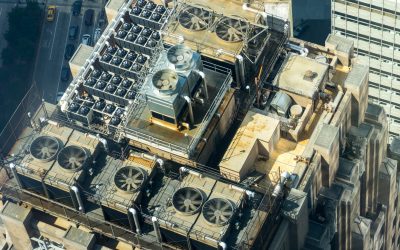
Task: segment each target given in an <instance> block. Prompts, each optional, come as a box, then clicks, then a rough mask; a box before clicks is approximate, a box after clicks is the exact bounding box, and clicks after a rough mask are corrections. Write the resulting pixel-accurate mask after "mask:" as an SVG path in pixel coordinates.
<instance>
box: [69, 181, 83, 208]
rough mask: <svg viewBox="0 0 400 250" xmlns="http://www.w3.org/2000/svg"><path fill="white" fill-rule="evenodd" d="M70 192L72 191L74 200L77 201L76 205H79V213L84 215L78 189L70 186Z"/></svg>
mask: <svg viewBox="0 0 400 250" xmlns="http://www.w3.org/2000/svg"><path fill="white" fill-rule="evenodd" d="M71 190H72V191H74V193H75V196H76V200H77V201H78V204H79V211H81V212H82V213H84V212H85V209H84V208H83V202H82V198H81V195H80V194H79V189H78V188H77V187H76V186H71Z"/></svg>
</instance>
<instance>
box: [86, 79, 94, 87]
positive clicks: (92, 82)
mask: <svg viewBox="0 0 400 250" xmlns="http://www.w3.org/2000/svg"><path fill="white" fill-rule="evenodd" d="M85 84H86V85H88V86H93V85H95V84H96V79H95V78H93V77H90V78H89V79H87V80H86V81H85Z"/></svg>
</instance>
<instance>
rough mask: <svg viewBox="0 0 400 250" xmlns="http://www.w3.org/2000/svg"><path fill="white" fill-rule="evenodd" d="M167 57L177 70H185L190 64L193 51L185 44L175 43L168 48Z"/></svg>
mask: <svg viewBox="0 0 400 250" xmlns="http://www.w3.org/2000/svg"><path fill="white" fill-rule="evenodd" d="M167 58H168V61H169V62H170V63H172V64H173V65H174V66H175V68H176V69H177V70H185V69H187V68H189V67H190V66H191V62H192V58H193V52H192V50H191V49H190V48H188V47H186V46H185V45H176V46H173V47H171V48H170V49H169V50H168V53H167Z"/></svg>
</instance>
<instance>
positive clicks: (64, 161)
mask: <svg viewBox="0 0 400 250" xmlns="http://www.w3.org/2000/svg"><path fill="white" fill-rule="evenodd" d="M87 158H88V155H87V154H86V151H85V150H84V149H83V148H81V147H78V146H67V147H65V148H63V149H62V150H61V151H60V153H59V154H58V156H57V162H58V164H59V165H60V167H61V168H63V169H64V170H66V171H68V172H77V171H79V170H81V169H82V168H83V166H84V165H85V162H86V160H87Z"/></svg>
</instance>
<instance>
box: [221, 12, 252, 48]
mask: <svg viewBox="0 0 400 250" xmlns="http://www.w3.org/2000/svg"><path fill="white" fill-rule="evenodd" d="M246 29H247V25H246V23H245V22H243V21H240V20H236V19H232V18H228V17H223V18H221V20H220V21H219V22H218V24H217V26H216V28H215V32H216V33H217V36H218V37H219V38H221V39H222V40H224V41H226V42H231V43H236V42H241V41H243V37H244V34H245V33H246Z"/></svg>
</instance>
